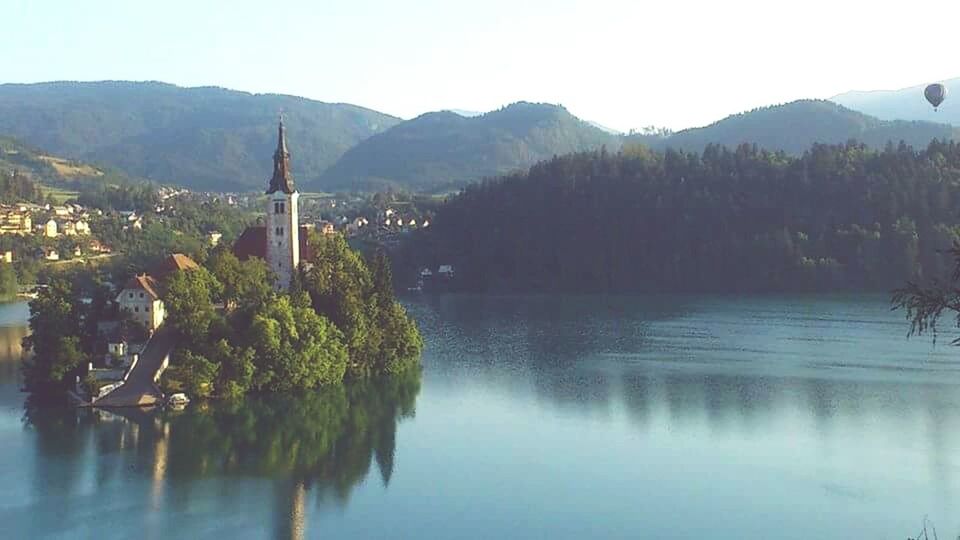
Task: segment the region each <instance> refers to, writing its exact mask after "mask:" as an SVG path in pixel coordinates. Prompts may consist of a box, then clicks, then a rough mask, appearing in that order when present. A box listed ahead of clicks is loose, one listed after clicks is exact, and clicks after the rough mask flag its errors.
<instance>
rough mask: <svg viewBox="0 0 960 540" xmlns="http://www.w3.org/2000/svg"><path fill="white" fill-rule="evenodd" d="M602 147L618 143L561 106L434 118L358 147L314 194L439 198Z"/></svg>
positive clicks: (519, 106) (423, 118) (519, 105)
mask: <svg viewBox="0 0 960 540" xmlns="http://www.w3.org/2000/svg"><path fill="white" fill-rule="evenodd" d="M604 145H606V146H607V147H608V148H609V149H610V150H616V149H617V148H619V146H620V138H619V137H618V136H616V135H614V134H611V133H608V132H605V131H603V130H601V129H599V128H597V127H594V126H592V125H590V124H589V123H587V122H584V121H582V120H580V119H578V118H576V117H575V116H573V115H572V114H570V113H569V112H567V110H566V109H564V108H563V107H559V106H556V105H547V104H537V103H514V104H513V105H510V106H507V107H504V108H503V109H500V110H497V111H493V112H489V113H486V114H483V115H479V116H474V117H465V116H463V115H460V114H456V113H454V112H450V111H443V112H434V113H428V114H424V115H422V116H420V117H417V118H415V119H413V120H409V121H407V122H403V123H402V124H399V125H397V126H395V127H393V128H392V129H390V130H388V131H386V132H384V133H381V134H379V135H375V136H373V137H370V138H369V139H367V140H365V141H362V142H360V143H359V144H358V145H357V146H356V147H355V148H353V149H351V150H350V151H348V152H347V153H346V154H344V156H343V157H342V158H340V160H339V161H337V163H336V164H335V165H334V166H333V167H331V168H330V169H329V170H327V171H326V173H324V175H323V176H322V177H321V179H320V182H319V183H317V184H316V185H315V186H314V187H315V188H316V189H319V190H325V191H330V190H371V189H383V188H385V187H402V188H406V189H411V190H415V191H438V190H444V189H450V188H453V187H462V186H463V185H465V184H466V183H468V182H470V181H473V180H479V179H481V178H484V177H488V176H498V175H502V174H506V173H509V172H513V171H515V170H518V169H524V168H526V167H529V166H530V165H533V164H534V163H536V162H538V161H540V160H543V159H549V158H550V157H552V156H555V155H558V154H567V153H571V152H577V151H584V150H591V149H599V148H601V147H602V146H604Z"/></svg>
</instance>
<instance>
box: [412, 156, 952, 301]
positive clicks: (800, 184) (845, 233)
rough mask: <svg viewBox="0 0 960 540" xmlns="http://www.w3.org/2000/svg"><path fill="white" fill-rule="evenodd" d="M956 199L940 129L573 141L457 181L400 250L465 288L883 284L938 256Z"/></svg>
mask: <svg viewBox="0 0 960 540" xmlns="http://www.w3.org/2000/svg"><path fill="white" fill-rule="evenodd" d="M958 207H960V145H957V144H956V143H952V142H951V143H942V142H937V141H934V142H932V143H931V144H930V145H929V146H928V147H927V148H926V149H924V150H921V151H916V150H913V149H912V148H910V147H908V146H906V145H903V144H901V145H900V146H899V147H894V146H892V145H888V146H887V147H886V148H885V149H884V150H882V151H874V150H870V149H868V148H867V147H866V146H864V145H861V144H856V143H848V144H846V145H840V146H829V145H815V146H814V147H813V148H811V149H810V150H809V151H808V152H806V153H804V154H803V155H802V156H801V157H799V158H792V157H789V156H787V155H786V154H784V153H774V152H767V151H763V150H759V149H757V148H756V147H755V146H749V145H742V146H740V147H738V148H736V149H735V150H729V149H727V148H723V147H717V146H708V147H707V148H706V149H705V150H704V152H703V153H702V154H696V153H686V152H678V151H672V150H668V151H666V152H665V153H658V152H652V151H636V150H634V151H624V152H622V153H617V154H607V153H603V152H596V153H584V154H577V155H571V156H566V157H560V158H556V159H553V160H551V161H548V162H544V163H541V164H539V165H537V166H535V167H533V168H532V169H531V170H530V172H529V174H522V175H514V176H511V177H507V178H503V179H500V180H494V181H488V182H484V183H483V184H478V185H474V186H470V187H469V188H467V189H466V190H465V191H464V192H463V193H462V194H460V195H459V196H458V197H455V198H453V199H452V200H450V201H449V202H448V203H447V204H445V205H444V206H443V207H442V208H441V209H440V210H439V211H438V214H437V216H436V220H435V223H434V226H432V227H430V229H428V230H426V231H421V232H419V233H418V234H417V236H416V237H415V239H414V241H413V242H411V243H410V245H409V246H408V249H407V251H406V253H405V255H404V256H403V260H405V261H414V262H416V263H417V264H418V265H424V266H432V265H437V264H454V265H455V267H456V272H457V277H456V283H457V284H458V285H459V286H460V287H462V288H464V289H470V290H493V289H514V290H570V291H665V290H670V291H770V290H784V291H786V290H791V291H795V290H828V289H874V290H890V289H892V288H894V287H897V286H900V285H901V284H902V283H904V282H905V281H909V280H912V281H922V280H924V279H926V278H930V277H933V276H939V275H942V274H943V273H944V271H945V269H947V268H949V266H950V262H949V257H947V256H945V255H944V254H943V253H941V251H940V250H943V249H945V248H948V247H949V246H951V245H952V243H953V242H954V241H955V240H957V239H958V237H960V228H958V225H960V217H958V214H957V208H958ZM408 266H409V267H410V268H413V263H410V264H409V265H408Z"/></svg>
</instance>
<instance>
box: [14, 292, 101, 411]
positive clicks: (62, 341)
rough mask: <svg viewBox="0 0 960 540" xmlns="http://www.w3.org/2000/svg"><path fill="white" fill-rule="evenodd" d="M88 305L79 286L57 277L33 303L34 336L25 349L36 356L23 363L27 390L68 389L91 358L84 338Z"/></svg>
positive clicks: (32, 331) (24, 342)
mask: <svg viewBox="0 0 960 540" xmlns="http://www.w3.org/2000/svg"><path fill="white" fill-rule="evenodd" d="M85 312H86V306H85V305H84V304H83V303H82V302H80V300H79V291H78V289H77V287H76V286H75V285H73V284H71V283H70V282H69V281H67V280H55V281H53V282H52V283H51V284H50V286H49V287H46V288H44V289H42V290H41V291H40V294H39V296H38V297H37V298H35V299H34V300H32V301H31V302H30V335H29V336H27V337H26V338H24V340H23V345H24V348H25V349H29V350H32V352H33V355H32V356H30V358H29V359H27V360H25V361H24V363H23V367H22V369H23V379H24V385H25V387H26V388H27V390H29V391H31V392H34V393H36V394H39V395H49V394H51V393H54V392H57V391H62V390H65V389H66V388H68V387H70V386H71V384H72V383H73V380H74V379H73V377H74V376H76V375H77V374H78V373H79V369H80V368H81V367H82V366H83V365H84V364H85V363H86V362H87V361H88V360H89V354H88V351H84V350H83V344H82V337H83V336H84V335H85V331H84V324H83V321H84V317H85V314H86V313H85Z"/></svg>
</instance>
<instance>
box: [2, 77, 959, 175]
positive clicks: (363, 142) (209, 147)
mask: <svg viewBox="0 0 960 540" xmlns="http://www.w3.org/2000/svg"><path fill="white" fill-rule="evenodd" d="M958 81H960V80H958ZM949 82H951V81H948V83H949ZM948 86H949V85H948ZM918 91H919V90H917V89H913V90H911V92H913V93H916V92H918ZM871 95H873V94H871ZM878 95H879V94H878ZM907 97H908V98H909V99H911V100H913V101H921V100H922V96H919V97H918V96H916V95H911V96H907ZM954 97H955V98H957V99H958V103H960V88H958V89H957V92H956V93H955V94H954ZM838 99H840V98H838ZM925 103H926V102H925V101H922V103H921V104H920V105H919V106H921V107H926V108H927V109H929V108H930V107H929V106H928V105H925ZM949 103H950V97H949V96H948V101H947V103H945V104H944V106H943V107H941V113H942V116H934V118H937V119H943V120H949V119H950V118H951V116H950V115H949V114H947V113H948V111H952V110H954V109H949ZM955 110H957V111H958V113H957V114H958V115H960V105H958V106H957V107H956V108H955ZM280 111H283V112H284V114H285V115H286V117H287V128H288V143H289V146H290V150H291V153H292V154H293V171H294V176H295V180H296V182H297V186H298V187H299V188H300V189H301V190H320V191H331V190H334V191H364V190H377V189H384V188H397V189H404V190H412V191H424V192H443V191H448V190H455V189H458V188H460V187H463V186H464V185H466V184H467V183H469V182H473V181H476V180H479V179H481V178H484V177H492V176H500V175H503V174H507V173H511V172H514V171H517V170H524V169H527V168H529V167H530V166H531V165H533V164H535V163H537V162H539V161H542V160H545V159H549V158H551V157H553V156H554V155H561V154H568V153H573V152H580V151H589V150H598V149H600V148H601V147H606V148H607V150H608V151H610V152H615V151H617V150H618V149H619V148H620V147H621V146H622V145H623V144H624V143H626V144H633V143H642V144H645V145H647V146H650V147H653V148H656V149H663V148H667V147H671V148H680V149H684V150H690V151H699V150H701V149H702V148H703V147H704V146H706V145H707V144H719V145H725V146H730V147H735V146H737V145H739V144H741V143H751V144H756V145H757V146H759V147H762V148H766V149H770V150H783V151H786V152H788V153H791V154H801V153H803V152H804V151H806V150H807V149H809V148H810V146H811V145H813V144H814V143H842V142H846V141H847V140H849V139H856V140H859V141H862V142H864V143H866V144H867V145H869V146H872V147H880V146H883V145H884V144H886V143H887V142H893V143H895V144H896V143H898V142H900V141H901V140H902V141H904V142H906V143H908V144H910V145H912V146H915V147H924V146H926V145H927V144H929V142H930V141H931V140H932V139H935V138H936V139H943V140H946V139H955V138H958V137H957V133H958V131H957V128H954V127H953V126H950V125H947V124H941V123H932V122H926V121H904V120H887V119H882V118H876V117H873V116H870V115H868V114H864V113H863V112H858V111H855V110H852V109H849V108H846V107H844V106H841V105H838V104H836V103H833V102H830V101H824V100H800V101H795V102H792V103H787V104H783V105H777V106H773V107H765V108H760V109H755V110H752V111H748V112H744V113H740V114H735V115H732V116H729V117H727V118H724V119H722V120H720V121H717V122H715V123H713V124H710V125H708V126H704V127H701V128H694V129H687V130H684V131H680V132H676V133H671V132H669V131H662V132H656V131H653V132H649V133H648V132H643V133H639V134H631V135H622V134H618V133H611V132H610V131H608V130H605V129H604V128H602V126H601V127H598V126H597V125H595V124H592V123H591V122H588V121H584V120H581V119H579V118H577V117H576V116H574V115H573V114H571V113H570V112H569V111H567V110H566V109H565V108H563V107H561V106H558V105H550V104H544V103H530V102H518V103H514V104H512V105H508V106H506V107H503V108H501V109H499V110H496V111H491V112H488V113H483V114H478V115H475V116H471V115H470V114H471V113H470V112H468V111H439V112H431V113H426V114H423V115H421V116H418V117H417V118H414V119H412V120H407V121H403V120H401V119H399V118H396V117H393V116H390V115H386V114H383V113H379V112H376V111H373V110H370V109H365V108H363V107H358V106H355V105H348V104H331V103H322V102H319V101H313V100H309V99H305V98H300V97H295V96H285V95H274V94H249V93H246V92H239V91H234V90H226V89H223V88H215V87H203V88H181V87H178V86H174V85H170V84H165V83H159V82H122V81H107V82H89V83H81V82H54V83H40V84H3V85H0V134H4V135H10V136H13V137H16V138H18V139H19V140H21V141H23V142H24V143H25V144H28V145H30V146H32V147H36V148H42V149H43V152H44V153H49V154H50V155H54V156H59V157H62V158H65V159H67V160H79V161H83V162H87V163H95V164H98V166H103V167H108V168H111V169H116V170H122V171H124V172H125V173H126V174H128V175H130V176H132V177H137V178H146V179H150V180H154V181H157V182H160V183H167V184H178V185H183V186H186V187H189V188H192V189H199V190H211V191H248V190H261V189H263V188H264V186H265V185H266V181H267V178H268V176H269V174H270V167H271V156H272V154H273V149H274V145H275V142H276V139H275V137H276V122H277V115H278V113H279V112H280ZM941 113H932V111H931V112H930V114H934V115H936V114H941ZM951 114H952V113H951ZM957 121H958V124H960V116H958V118H957Z"/></svg>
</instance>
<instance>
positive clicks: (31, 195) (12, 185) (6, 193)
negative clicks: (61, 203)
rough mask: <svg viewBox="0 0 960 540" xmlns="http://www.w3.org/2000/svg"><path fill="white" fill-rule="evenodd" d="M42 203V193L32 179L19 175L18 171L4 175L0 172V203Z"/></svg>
mask: <svg viewBox="0 0 960 540" xmlns="http://www.w3.org/2000/svg"><path fill="white" fill-rule="evenodd" d="M19 202H34V203H42V202H44V196H43V191H42V190H41V189H40V185H39V184H37V183H36V182H34V181H33V179H31V178H29V177H27V176H26V175H24V174H21V173H20V171H19V170H17V169H14V170H13V172H11V173H9V174H6V173H3V172H2V171H0V203H2V204H14V203H19Z"/></svg>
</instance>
